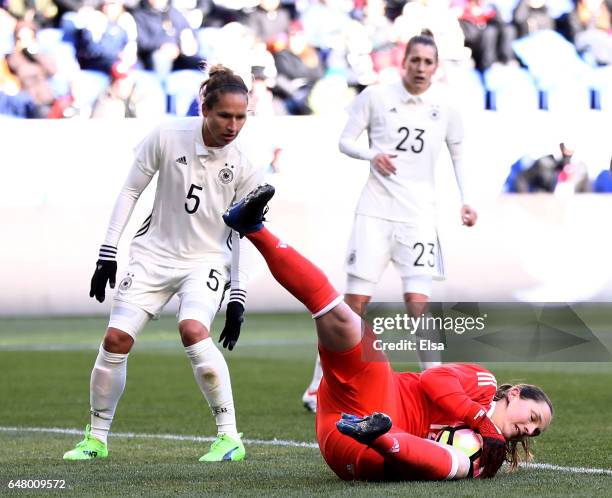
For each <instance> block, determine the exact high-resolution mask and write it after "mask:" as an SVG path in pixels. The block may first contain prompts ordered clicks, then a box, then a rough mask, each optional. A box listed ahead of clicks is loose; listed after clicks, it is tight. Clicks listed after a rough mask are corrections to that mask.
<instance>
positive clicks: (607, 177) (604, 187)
mask: <svg viewBox="0 0 612 498" xmlns="http://www.w3.org/2000/svg"><path fill="white" fill-rule="evenodd" d="M593 192H596V193H598V194H612V173H611V172H610V170H607V169H604V170H603V171H601V172H600V173H599V174H598V175H597V178H595V181H594V182H593Z"/></svg>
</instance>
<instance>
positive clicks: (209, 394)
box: [185, 337, 240, 439]
mask: <svg viewBox="0 0 612 498" xmlns="http://www.w3.org/2000/svg"><path fill="white" fill-rule="evenodd" d="M185 352H186V353H187V356H189V359H190V360H191V368H192V369H193V375H194V376H195V380H196V382H197V383H198V386H200V391H202V394H203V395H204V397H205V398H206V401H208V405H209V406H210V409H211V411H212V414H213V416H214V417H215V422H216V423H217V434H218V435H221V434H227V435H228V436H231V437H232V438H234V439H240V438H239V436H238V430H237V429H236V414H235V412H234V397H233V396H232V383H231V381H230V375H229V370H228V368H227V363H226V362H225V358H224V357H223V355H222V354H221V351H219V349H218V348H217V347H216V346H215V344H214V343H213V342H212V339H211V338H210V337H207V338H206V339H204V340H202V341H200V342H197V343H195V344H193V345H191V346H188V347H186V348H185Z"/></svg>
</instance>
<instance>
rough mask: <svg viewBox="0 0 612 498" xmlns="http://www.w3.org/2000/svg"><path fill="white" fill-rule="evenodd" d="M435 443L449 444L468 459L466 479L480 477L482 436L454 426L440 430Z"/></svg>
mask: <svg viewBox="0 0 612 498" xmlns="http://www.w3.org/2000/svg"><path fill="white" fill-rule="evenodd" d="M436 441H438V442H439V443H443V444H450V445H451V446H454V447H455V448H457V449H458V450H461V451H462V452H463V453H465V454H466V455H467V457H468V458H469V459H470V472H469V474H468V477H478V476H479V475H480V455H481V454H482V436H481V435H480V434H478V433H477V432H474V431H473V430H472V429H470V428H469V427H468V426H467V425H454V426H448V427H444V428H443V429H442V430H440V432H439V433H438V436H437V437H436Z"/></svg>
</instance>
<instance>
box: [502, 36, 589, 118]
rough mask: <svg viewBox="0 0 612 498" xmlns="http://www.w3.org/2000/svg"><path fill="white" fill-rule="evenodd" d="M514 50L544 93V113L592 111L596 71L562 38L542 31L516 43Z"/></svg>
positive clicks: (513, 45)
mask: <svg viewBox="0 0 612 498" xmlns="http://www.w3.org/2000/svg"><path fill="white" fill-rule="evenodd" d="M512 48H513V49H514V51H515V53H516V55H517V57H518V58H519V59H520V60H521V61H522V62H523V64H525V65H526V66H527V67H528V68H529V72H530V73H531V75H532V76H533V78H534V80H535V82H536V86H537V88H538V89H539V90H540V91H542V92H543V96H544V98H543V102H542V108H543V109H548V110H550V111H567V112H576V111H586V110H588V109H590V108H591V88H590V82H591V78H592V68H591V67H589V65H588V64H587V63H586V62H584V61H583V60H582V59H581V58H580V56H579V55H578V52H577V51H576V48H575V47H574V45H572V44H571V43H570V42H568V41H567V40H566V39H565V38H563V37H562V36H561V35H560V34H558V33H556V32H554V31H550V30H543V31H538V32H537V33H535V34H533V35H530V36H526V37H523V38H520V39H518V40H515V41H514V42H512Z"/></svg>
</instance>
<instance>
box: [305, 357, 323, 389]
mask: <svg viewBox="0 0 612 498" xmlns="http://www.w3.org/2000/svg"><path fill="white" fill-rule="evenodd" d="M322 378H323V369H322V368H321V357H320V356H319V355H318V354H317V359H316V361H315V366H314V372H313V373H312V380H311V381H310V385H309V386H308V391H310V392H316V391H317V390H318V389H319V384H321V379H322Z"/></svg>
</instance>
